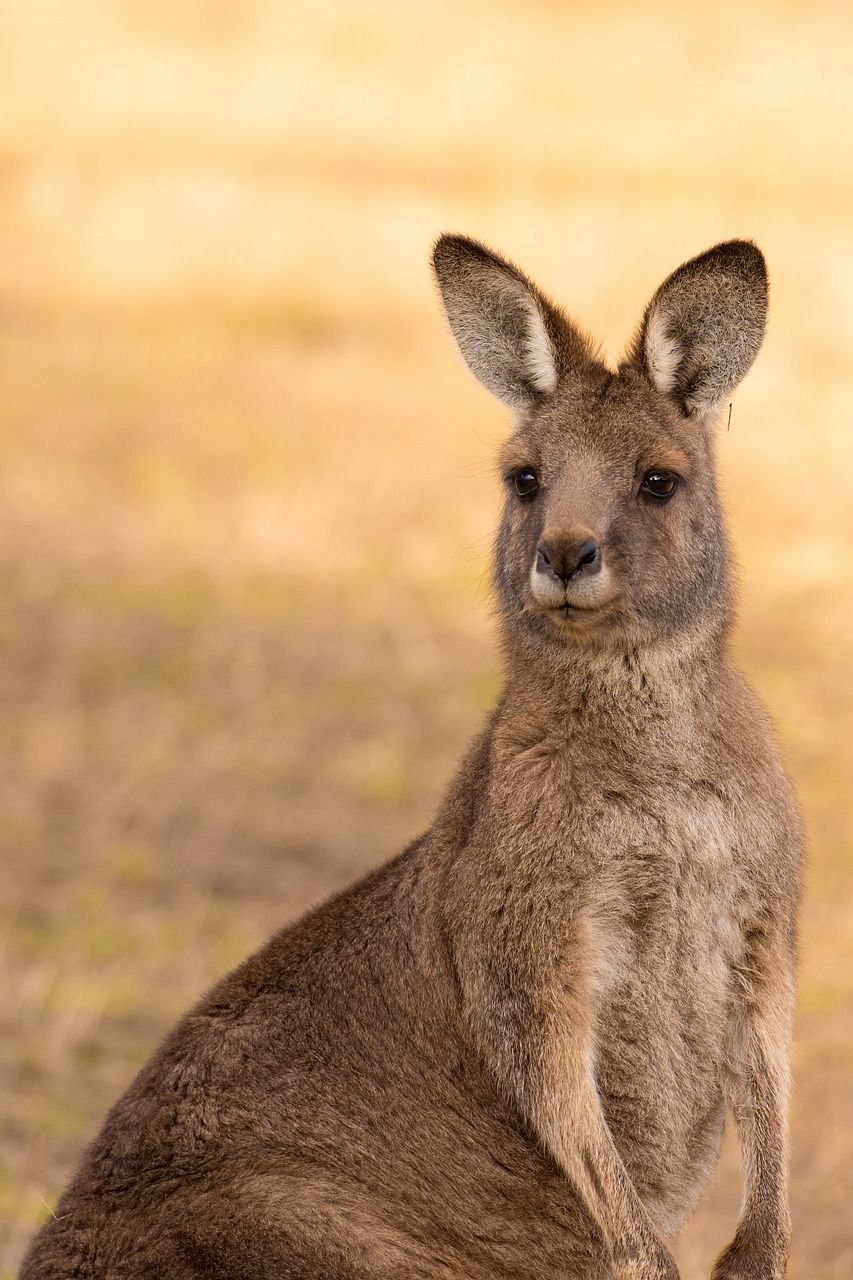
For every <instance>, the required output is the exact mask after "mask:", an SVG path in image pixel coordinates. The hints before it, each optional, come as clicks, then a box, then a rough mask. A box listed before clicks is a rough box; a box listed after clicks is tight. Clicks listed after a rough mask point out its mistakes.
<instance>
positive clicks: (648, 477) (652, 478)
mask: <svg viewBox="0 0 853 1280" xmlns="http://www.w3.org/2000/svg"><path fill="white" fill-rule="evenodd" d="M677 488H678V476H677V475H676V474H675V472H674V471H647V472H646V474H645V475H644V476H643V483H642V485H641V492H642V493H644V494H645V495H646V496H647V497H649V498H654V499H655V500H656V501H657V502H668V501H669V499H670V498H671V497H672V495H673V494H674V493H675V491H676V489H677Z"/></svg>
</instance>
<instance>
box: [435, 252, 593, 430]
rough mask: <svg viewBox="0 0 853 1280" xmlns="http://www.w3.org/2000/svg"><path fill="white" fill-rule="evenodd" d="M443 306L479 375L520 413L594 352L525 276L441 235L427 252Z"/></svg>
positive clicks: (461, 347)
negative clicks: (519, 410) (430, 254)
mask: <svg viewBox="0 0 853 1280" xmlns="http://www.w3.org/2000/svg"><path fill="white" fill-rule="evenodd" d="M432 262H433V267H434V269H435V275H436V279H437V280H438V287H439V289H440V290H441V297H442V301H443V302H444V309H445V311H446V313H447V319H448V320H449V322H450V328H451V330H452V331H453V336H454V338H455V339H456V341H457V343H458V346H459V350H460V351H461V352H462V355H463V357H464V359H465V362H466V363H467V365H468V368H469V369H470V370H471V372H472V373H473V374H474V376H475V377H476V378H478V379H479V380H480V382H482V384H483V386H484V387H485V388H486V390H487V391H491V393H492V395H495V396H497V398H498V399H499V400H501V401H502V402H503V403H504V404H506V405H509V406H510V407H511V408H514V409H519V408H524V407H526V406H527V405H530V404H532V403H534V402H535V401H537V400H541V399H542V398H543V397H545V396H548V395H550V394H551V393H552V392H553V391H554V390H555V388H556V386H557V383H558V382H559V381H560V378H561V377H563V375H564V374H565V373H567V372H568V371H569V369H570V368H571V367H572V366H574V365H577V364H578V363H579V362H580V361H586V360H589V359H590V357H591V351H590V349H589V344H588V343H587V341H586V339H585V338H584V337H583V335H582V334H581V333H580V332H579V331H578V330H577V329H575V327H574V325H572V324H571V322H570V321H569V320H567V319H566V317H565V316H564V315H563V314H562V312H560V311H559V310H558V308H557V307H555V306H554V304H553V303H552V302H550V301H549V300H548V299H547V298H546V297H545V296H544V294H542V293H540V291H539V290H538V289H537V288H536V286H535V285H534V284H532V283H531V281H530V280H528V279H527V277H526V276H525V275H523V274H522V273H521V272H520V271H519V270H518V268H517V267H514V266H513V265H512V264H511V263H509V262H506V261H505V260H504V259H503V258H499V257H498V255H497V254H495V253H492V251H491V250H490V249H487V248H486V247H485V245H482V244H479V243H478V241H476V240H469V239H468V237H467V236H452V235H443V236H441V237H439V239H438V241H437V242H436V245H435V249H434V250H433V255H432Z"/></svg>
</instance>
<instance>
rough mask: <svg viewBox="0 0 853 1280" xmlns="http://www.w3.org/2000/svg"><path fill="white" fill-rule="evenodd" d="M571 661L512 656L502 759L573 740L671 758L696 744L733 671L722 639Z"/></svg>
mask: <svg viewBox="0 0 853 1280" xmlns="http://www.w3.org/2000/svg"><path fill="white" fill-rule="evenodd" d="M572 659H574V660H570V661H566V662H565V663H562V664H560V665H559V666H557V665H554V666H550V665H549V664H546V663H542V662H536V661H534V660H531V659H526V658H524V657H513V658H511V660H510V661H509V662H508V664H507V672H506V681H505V684H504V688H503V691H502V693H501V696H500V699H499V701H498V705H497V707H496V710H495V718H494V721H493V733H494V738H495V744H496V746H497V747H498V748H499V752H498V754H499V756H503V755H504V754H505V753H509V755H510V756H512V755H513V752H514V748H515V746H516V745H517V746H518V748H519V749H520V750H521V751H524V750H526V749H527V748H528V747H529V746H530V745H531V744H532V743H534V742H543V741H546V740H547V741H548V742H550V743H551V744H552V745H554V746H556V747H558V746H559V744H560V742H561V741H563V740H568V739H569V738H571V740H572V741H573V742H574V743H575V744H576V745H578V746H580V745H582V744H583V742H584V741H585V740H586V741H588V743H589V746H590V749H593V750H595V752H596V753H597V752H598V750H599V749H600V745H601V743H602V741H607V742H608V743H610V744H611V745H612V744H615V743H617V742H619V741H622V742H624V743H625V744H626V745H628V744H629V743H631V742H635V743H636V744H637V746H638V747H639V748H641V749H642V750H643V751H645V752H652V751H654V750H655V748H656V747H659V748H660V749H661V750H663V751H664V752H665V753H666V754H670V753H671V752H672V751H673V750H674V749H677V746H678V744H683V745H684V746H685V747H686V746H687V745H688V744H689V743H690V741H691V740H695V736H696V733H697V731H698V730H699V726H700V724H701V723H702V722H703V721H704V718H705V717H704V709H705V708H706V707H707V706H708V705H709V703H710V701H711V698H712V695H713V692H714V690H716V689H717V688H718V687H719V685H720V684H721V682H724V681H725V680H726V678H727V673H728V671H729V665H728V656H727V651H726V641H725V636H724V635H722V634H720V635H716V636H708V635H705V636H704V637H702V639H701V641H699V640H698V638H697V637H692V638H690V639H687V638H684V639H683V640H681V641H679V642H676V643H671V644H668V645H666V646H664V645H655V646H653V647H649V648H647V649H644V650H639V649H638V650H633V651H615V650H614V651H608V652H604V651H602V650H591V649H589V648H586V647H581V646H578V650H577V654H576V655H572Z"/></svg>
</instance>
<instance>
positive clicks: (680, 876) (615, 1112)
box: [583, 783, 741, 1222]
mask: <svg viewBox="0 0 853 1280" xmlns="http://www.w3.org/2000/svg"><path fill="white" fill-rule="evenodd" d="M598 831H599V835H600V836H603V837H604V840H605V845H602V846H601V848H600V849H599V853H600V855H601V857H600V859H599V860H598V861H597V863H596V871H595V873H593V874H591V875H590V878H589V882H588V883H587V885H586V893H585V895H584V898H585V904H586V905H585V908H584V912H583V921H584V926H585V929H586V932H587V937H588V948H589V960H590V978H591V990H590V996H591V999H592V1003H593V1018H594V1027H595V1040H596V1043H595V1060H596V1074H597V1083H598V1087H599V1092H600V1095H601V1099H602V1105H603V1107H604V1110H605V1114H606V1116H607V1119H608V1122H609V1124H610V1126H611V1129H612V1130H613V1133H614V1137H615V1139H616V1141H617V1146H618V1147H619V1148H620V1151H621V1153H622V1155H623V1158H624V1159H625V1161H626V1164H627V1165H628V1167H629V1169H630V1170H631V1172H632V1175H633V1176H634V1177H635V1179H636V1180H637V1184H638V1186H639V1187H640V1188H645V1189H646V1191H647V1194H648V1196H649V1197H651V1199H652V1200H653V1201H657V1203H658V1205H659V1207H660V1213H661V1216H662V1217H663V1218H665V1219H667V1220H668V1221H670V1222H677V1221H679V1220H680V1218H681V1217H682V1216H683V1213H684V1212H685V1211H686V1210H687V1208H689V1202H690V1199H691V1195H692V1194H693V1189H694V1185H695V1193H696V1194H698V1190H699V1189H700V1187H701V1184H702V1183H703V1182H704V1180H705V1178H706V1177H707V1175H708V1173H709V1172H710V1169H711V1167H712V1166H713V1163H714V1160H715V1158H716V1154H717V1149H718V1145H719V1139H720V1135H721V1125H722V1099H721V1071H722V1065H723V1060H724V1054H725V1045H726V1038H727V1034H728V1027H729V1019H730V1016H731V998H732V968H733V964H734V961H735V959H736V957H737V954H738V951H739V944H740V924H739V919H738V916H739V909H738V908H739V902H740V899H741V890H740V872H739V867H738V846H739V840H740V833H739V832H738V830H737V826H736V823H735V820H734V817H733V814H732V812H731V810H730V809H729V808H728V806H727V805H726V802H725V800H724V799H723V798H721V797H720V796H719V795H718V794H717V793H716V792H715V791H714V790H713V789H712V788H710V787H707V786H696V785H687V784H685V785H684V786H682V787H679V788H675V787H673V785H672V784H671V783H670V784H669V785H667V787H666V789H665V793H664V792H663V791H661V792H660V793H658V794H655V791H654V790H653V789H650V790H649V792H648V794H647V796H646V797H645V799H644V802H643V804H642V805H639V806H638V805H634V806H632V807H631V810H630V811H629V812H626V810H625V808H624V806H621V805H616V806H615V807H614V810H613V812H611V813H609V814H608V812H607V808H606V806H605V808H604V809H603V810H600V816H599V826H598ZM608 835H609V841H608ZM608 846H609V847H608ZM608 855H609V856H608Z"/></svg>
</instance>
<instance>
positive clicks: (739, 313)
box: [627, 240, 767, 419]
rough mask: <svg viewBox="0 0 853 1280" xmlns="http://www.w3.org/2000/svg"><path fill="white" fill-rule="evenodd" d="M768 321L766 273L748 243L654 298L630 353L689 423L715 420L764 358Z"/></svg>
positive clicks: (685, 274)
mask: <svg viewBox="0 0 853 1280" xmlns="http://www.w3.org/2000/svg"><path fill="white" fill-rule="evenodd" d="M766 321H767V267H766V265H765V262H764V257H763V255H762V253H761V251H760V250H759V249H758V248H757V247H756V246H755V245H754V244H752V243H751V241H749V240H729V241H727V242H726V243H725V244H718V245H717V246H716V247H715V248H713V249H708V251H707V252H706V253H703V254H700V256H699V257H698V258H691V260H690V261H689V262H685V263H684V265H683V266H681V267H679V268H678V270H677V271H674V272H673V274H672V275H671V276H670V277H669V278H668V279H667V280H665V281H664V283H663V284H662V285H661V287H660V288H659V289H658V291H657V293H656V294H655V295H654V297H653V298H652V300H651V302H650V303H649V305H648V307H647V308H646V312H645V315H644V316H643V320H642V323H641V324H640V329H639V333H638V334H637V337H636V338H635V339H634V342H633V344H632V346H631V349H630V350H629V352H628V360H627V362H628V363H629V364H633V365H635V366H637V365H639V367H640V368H642V369H643V371H644V372H645V373H646V375H647V377H648V378H649V379H650V381H651V382H652V383H653V384H654V385H655V386H656V387H657V389H658V391H661V392H663V394H664V395H667V396H669V397H670V398H671V399H673V400H675V401H676V403H677V404H678V405H679V407H680V409H681V411H682V412H683V413H684V414H686V415H687V416H688V417H693V418H700V419H707V418H710V417H713V416H714V415H715V414H716V413H717V412H718V410H719V409H720V407H721V405H722V403H723V401H724V400H725V399H726V397H727V396H729V395H730V394H731V392H732V391H734V389H735V387H736V386H737V385H738V383H739V382H740V381H741V379H742V378H743V377H744V375H745V374H746V373H747V371H748V370H749V368H750V366H751V364H752V362H753V360H754V359H755V357H756V355H757V354H758V349H759V347H760V346H761V341H762V339H763V337H764V329H765V325H766Z"/></svg>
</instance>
